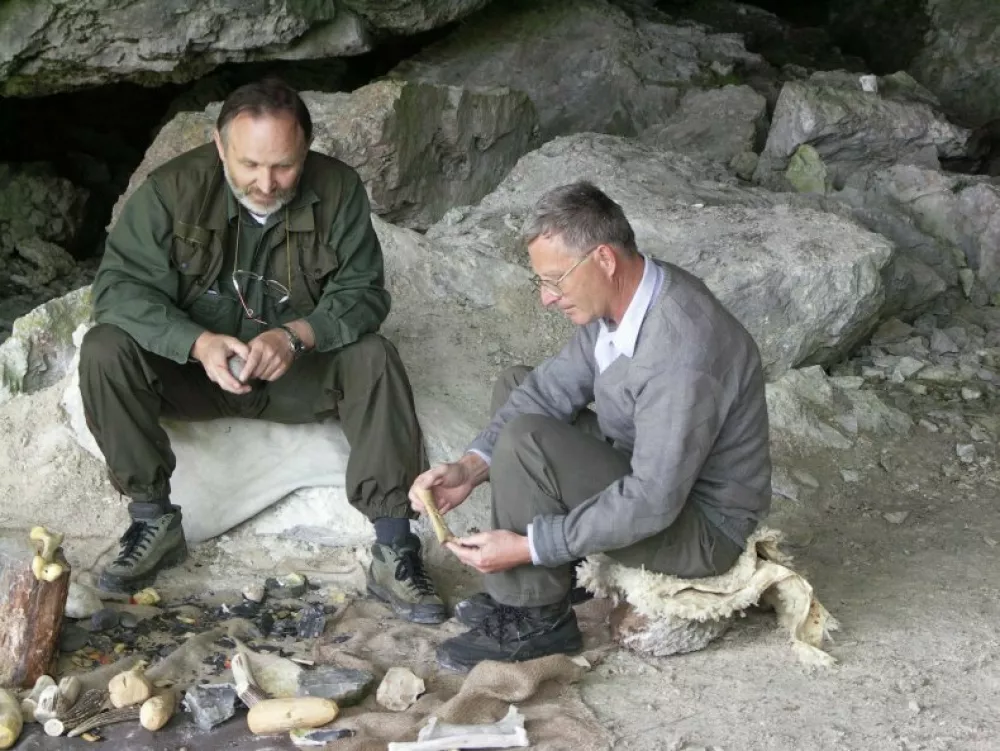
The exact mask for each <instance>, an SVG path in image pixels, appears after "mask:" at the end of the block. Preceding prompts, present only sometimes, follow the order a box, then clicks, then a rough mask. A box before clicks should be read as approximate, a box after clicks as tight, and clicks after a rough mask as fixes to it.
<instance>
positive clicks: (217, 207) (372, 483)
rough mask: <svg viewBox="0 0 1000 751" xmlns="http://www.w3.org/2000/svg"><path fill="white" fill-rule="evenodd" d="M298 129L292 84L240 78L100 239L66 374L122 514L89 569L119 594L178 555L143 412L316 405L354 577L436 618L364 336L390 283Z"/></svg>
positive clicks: (402, 427) (406, 481)
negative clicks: (332, 435)
mask: <svg viewBox="0 0 1000 751" xmlns="http://www.w3.org/2000/svg"><path fill="white" fill-rule="evenodd" d="M311 137H312V122H311V119H310V115H309V111H308V109H307V108H306V106H305V104H304V103H303V101H302V99H301V98H300V97H299V96H298V94H297V93H296V92H295V91H293V90H292V89H290V88H289V87H287V86H286V85H285V84H283V83H282V82H280V81H277V80H273V79H272V80H265V81H263V82H260V83H254V84H249V85H247V86H243V87H241V88H239V89H237V90H236V91H234V92H233V93H232V94H231V95H230V96H229V97H228V98H227V99H226V101H225V102H224V103H223V105H222V109H221V110H220V112H219V116H218V120H217V122H216V129H215V133H214V143H209V144H205V145H204V146H201V147H198V148H196V149H193V150H192V151H189V152H187V153H184V154H181V155H180V156H178V157H176V158H175V159H173V160H171V161H169V162H168V163H166V164H164V165H163V166H161V167H159V168H158V169H156V170H154V171H153V172H152V173H151V174H150V175H149V178H148V179H147V180H146V181H145V182H144V183H143V184H142V185H141V186H140V187H139V188H138V189H137V190H136V191H135V193H134V195H132V196H131V197H130V198H129V200H128V202H127V203H126V204H125V207H124V209H123V211H122V213H121V217H120V218H119V220H118V222H117V224H116V225H115V227H114V229H113V230H112V231H111V233H110V235H109V237H108V241H107V247H106V251H105V255H104V258H103V260H102V262H101V266H100V269H99V270H98V273H97V277H96V279H95V280H94V285H93V300H94V317H95V321H96V324H97V325H96V326H94V327H93V328H92V329H91V330H90V331H89V332H88V333H87V335H86V337H85V338H84V341H83V345H82V349H81V359H80V386H81V391H82V394H83V404H84V410H85V414H86V417H87V421H88V424H89V426H90V429H91V431H92V432H93V434H94V437H95V438H96V439H97V443H98V445H99V446H100V448H101V450H102V452H103V453H104V456H105V458H106V460H107V463H108V470H109V475H110V477H111V479H112V482H113V483H114V484H115V486H116V487H117V488H118V489H119V491H120V492H122V493H123V494H125V495H127V496H128V497H129V499H130V501H131V502H130V503H129V514H130V516H131V524H130V526H129V528H128V530H127V531H126V532H125V534H124V536H123V537H122V538H121V549H120V551H119V553H118V556H117V558H116V559H115V560H114V561H113V562H111V563H110V564H109V565H108V566H107V567H106V568H105V569H104V571H103V573H102V575H101V578H100V584H101V587H102V588H104V589H107V590H109V591H124V592H134V591H136V590H138V589H141V588H142V587H145V586H148V585H149V584H150V583H151V582H152V581H153V579H154V578H155V577H156V574H157V573H158V572H159V571H160V570H162V569H164V568H166V567H169V566H172V565H176V564H177V563H179V562H181V561H182V560H183V559H184V558H185V556H186V554H187V545H186V543H185V540H184V532H183V529H182V527H181V507H180V506H181V504H183V500H184V499H182V498H171V495H170V477H171V474H172V472H173V470H174V466H175V457H174V454H173V452H172V451H171V449H170V444H169V440H168V438H167V435H166V433H165V432H164V431H163V428H162V427H160V423H159V419H160V418H161V417H169V418H174V419H183V420H208V419H213V418H218V417H231V416H236V417H245V418H256V419H261V420H270V421H275V422H281V423H289V424H294V423H307V422H314V421H319V420H322V419H324V418H327V417H331V416H335V417H337V418H338V419H339V420H340V424H341V425H342V427H343V429H344V433H345V435H346V437H347V439H348V441H349V443H350V446H351V453H350V457H349V460H348V464H347V476H346V489H347V495H348V499H349V500H350V501H351V503H352V504H353V505H354V506H355V507H356V508H357V509H358V510H360V511H361V512H362V513H364V514H365V515H366V516H368V518H369V519H371V520H372V522H373V524H374V526H375V532H376V538H377V541H376V543H375V545H374V548H373V550H372V554H373V563H372V566H371V568H370V569H369V571H368V586H369V589H370V590H371V591H372V593H373V594H375V595H376V596H378V597H380V598H382V599H383V600H385V601H387V602H388V603H389V604H390V605H391V606H392V607H393V609H394V610H395V612H396V613H397V614H398V615H400V616H401V617H404V618H407V619H409V620H413V621H417V622H421V623H439V622H441V621H443V620H444V619H445V617H446V613H445V610H444V605H443V603H442V601H441V599H440V598H439V597H438V596H437V594H436V592H435V590H434V587H433V584H432V583H431V582H430V580H429V579H428V577H427V575H426V573H425V571H424V568H423V563H422V560H421V555H420V544H419V541H418V539H417V538H416V536H414V535H413V534H412V533H411V532H410V527H409V517H410V516H411V515H412V514H413V512H412V511H411V510H410V508H409V503H408V500H407V490H408V489H409V487H410V484H411V483H412V482H413V479H414V478H415V477H416V476H417V475H418V474H419V473H420V472H421V471H422V470H423V469H425V468H426V466H427V464H426V457H425V454H424V449H423V439H422V436H421V431H420V427H419V425H418V423H417V419H416V415H415V413H414V405H413V395H412V392H411V388H410V384H409V380H408V378H407V375H406V372H405V370H404V368H403V364H402V362H401V360H400V358H399V355H398V353H397V352H396V350H395V348H394V347H393V346H392V344H390V343H389V342H388V341H386V340H385V339H384V338H382V337H381V336H379V335H378V334H377V333H375V332H376V331H377V330H378V328H379V326H380V325H381V323H382V321H383V320H385V317H386V315H387V314H388V312H389V303H390V299H389V293H388V292H387V291H386V289H385V276H384V267H383V259H382V251H381V247H380V245H379V241H378V238H377V237H376V235H375V231H374V229H373V227H372V223H371V218H370V214H369V211H370V209H369V202H368V197H367V195H366V193H365V187H364V185H363V184H362V182H361V179H360V178H359V176H358V174H357V173H356V172H355V171H354V170H353V169H351V168H350V167H348V166H347V165H346V164H344V163H343V162H341V161H339V160H337V159H334V158H332V157H329V156H325V155H323V154H320V153H318V152H315V151H311V150H310V148H309V146H310V142H311ZM241 363H242V365H241V367H240V364H241ZM231 364H235V367H234V368H233V370H231V369H230V365H231ZM219 469H220V471H223V469H224V468H221V467H220V468H219ZM236 492H238V491H236Z"/></svg>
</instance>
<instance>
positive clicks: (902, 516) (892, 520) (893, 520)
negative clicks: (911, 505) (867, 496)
mask: <svg viewBox="0 0 1000 751" xmlns="http://www.w3.org/2000/svg"><path fill="white" fill-rule="evenodd" d="M909 515H910V512H909V511H890V512H888V513H885V514H882V518H884V519H885V520H886V521H887V522H889V524H902V523H903V522H905V521H906V517H908V516H909Z"/></svg>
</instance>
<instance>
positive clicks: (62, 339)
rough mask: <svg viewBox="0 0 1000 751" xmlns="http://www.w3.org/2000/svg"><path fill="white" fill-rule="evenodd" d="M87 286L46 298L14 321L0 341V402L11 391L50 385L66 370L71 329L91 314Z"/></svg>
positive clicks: (70, 355)
mask: <svg viewBox="0 0 1000 751" xmlns="http://www.w3.org/2000/svg"><path fill="white" fill-rule="evenodd" d="M91 310H92V308H91V303H90V288H89V287H85V288H82V289H79V290H77V291H75V292H72V293H70V294H69V295H66V296H65V297H60V298H56V299H53V300H49V301H48V302H47V303H45V304H43V305H41V306H39V307H38V308H35V309H34V310H33V311H31V312H30V313H28V314H27V315H25V316H22V317H21V318H18V319H17V320H16V321H15V322H14V331H13V334H11V336H10V338H9V339H7V341H5V342H4V343H3V344H0V404H3V403H4V402H5V401H7V400H8V399H10V398H11V397H12V396H14V395H15V394H19V393H22V392H26V393H30V392H32V391H38V390H39V389H42V388H45V387H46V386H51V385H52V384H54V383H56V382H58V381H59V379H60V378H62V377H63V376H64V375H65V374H66V373H67V372H69V370H70V365H71V363H72V360H73V357H74V354H75V351H76V350H75V347H74V344H73V332H74V331H75V330H76V328H77V326H78V325H79V324H80V323H82V322H84V321H87V320H88V319H89V318H90V315H91Z"/></svg>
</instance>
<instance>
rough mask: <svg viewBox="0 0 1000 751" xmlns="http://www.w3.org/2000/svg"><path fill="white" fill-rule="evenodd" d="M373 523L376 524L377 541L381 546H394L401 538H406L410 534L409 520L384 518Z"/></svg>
mask: <svg viewBox="0 0 1000 751" xmlns="http://www.w3.org/2000/svg"><path fill="white" fill-rule="evenodd" d="M373 523H374V524H375V539H376V541H377V542H378V543H379V544H380V545H392V543H394V542H395V541H396V540H398V539H399V538H400V537H406V536H407V535H409V534H410V520H409V519H394V518H392V517H389V516H382V517H379V518H378V519H376V520H375V521H374V522H373Z"/></svg>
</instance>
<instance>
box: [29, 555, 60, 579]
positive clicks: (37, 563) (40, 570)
mask: <svg viewBox="0 0 1000 751" xmlns="http://www.w3.org/2000/svg"><path fill="white" fill-rule="evenodd" d="M31 573H33V574H34V575H35V578H36V579H38V581H45V582H54V581H55V580H56V579H58V578H59V577H60V576H62V573H63V567H62V564H60V563H46V562H45V559H44V558H43V557H42V556H40V555H36V556H35V557H34V558H32V559H31Z"/></svg>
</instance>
